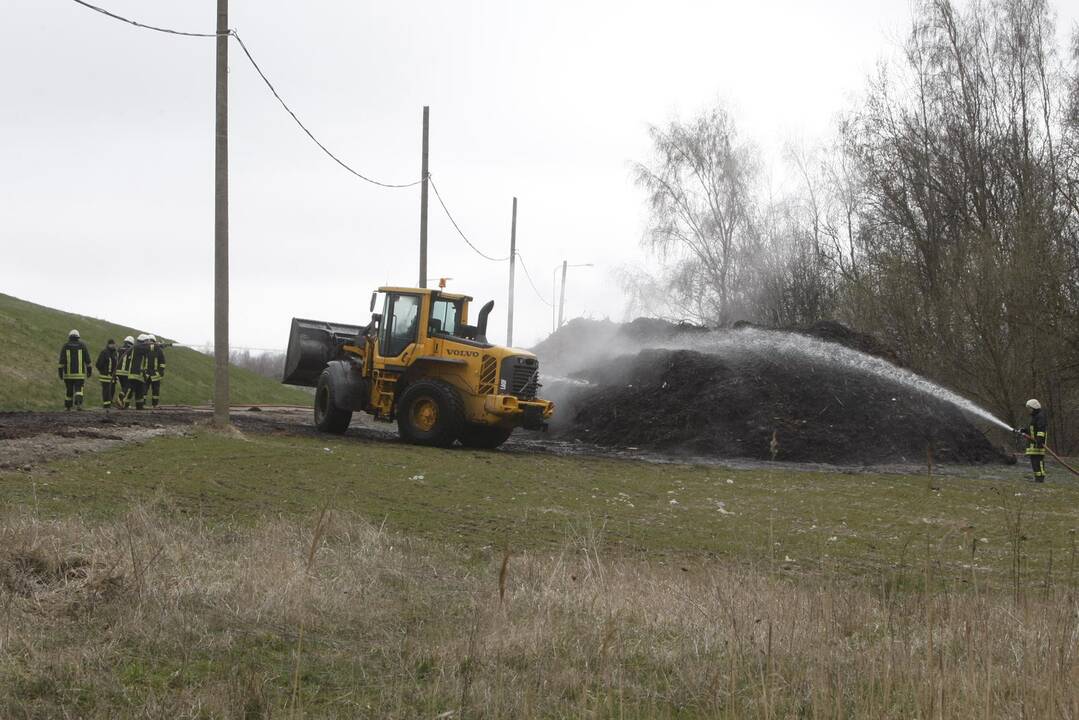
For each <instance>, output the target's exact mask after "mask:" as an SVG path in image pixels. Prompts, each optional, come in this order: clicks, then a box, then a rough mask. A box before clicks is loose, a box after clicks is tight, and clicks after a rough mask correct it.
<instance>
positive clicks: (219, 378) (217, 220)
mask: <svg viewBox="0 0 1079 720" xmlns="http://www.w3.org/2000/svg"><path fill="white" fill-rule="evenodd" d="M228 30H229V2H228V0H217V97H216V109H217V117H216V123H215V135H216V142H215V144H214V425H216V426H218V427H226V426H227V425H228V424H229V36H228Z"/></svg>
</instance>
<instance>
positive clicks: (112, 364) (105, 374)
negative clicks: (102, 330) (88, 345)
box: [94, 347, 117, 382]
mask: <svg viewBox="0 0 1079 720" xmlns="http://www.w3.org/2000/svg"><path fill="white" fill-rule="evenodd" d="M116 359H117V357H116V348H112V349H111V350H110V349H109V348H108V347H106V348H105V349H103V350H102V351H101V352H100V353H99V354H98V356H97V362H96V363H94V367H96V368H97V373H98V376H99V377H100V378H101V380H102V382H107V381H109V380H111V379H112V376H113V375H115V374H116V368H117V365H116Z"/></svg>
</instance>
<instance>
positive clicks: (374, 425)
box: [0, 407, 1022, 479]
mask: <svg viewBox="0 0 1079 720" xmlns="http://www.w3.org/2000/svg"><path fill="white" fill-rule="evenodd" d="M211 419H212V415H211V412H210V410H209V408H191V407H165V408H161V409H159V410H157V411H145V412H144V413H141V414H139V413H135V412H134V411H124V412H111V413H110V414H109V415H105V414H104V413H102V412H100V411H97V410H93V411H87V412H82V413H74V412H72V413H65V412H4V413H0V471H5V470H7V471H11V470H15V471H19V470H22V471H28V470H30V469H32V468H34V467H35V466H38V465H40V464H42V463H45V462H49V461H51V460H58V459H64V458H70V457H75V456H78V455H82V454H84V453H91V452H98V451H102V450H108V449H110V448H113V447H116V446H118V445H123V444H125V443H141V442H145V441H146V440H149V439H151V438H154V437H158V436H162V435H183V434H186V433H190V432H195V431H196V430H198V429H199V428H200V427H206V426H209V424H210V422H211ZM232 421H233V426H234V427H235V429H236V431H238V432H239V433H241V434H268V435H276V436H297V437H316V436H318V435H319V433H318V431H317V430H315V428H314V425H313V423H312V418H311V410H310V409H308V408H300V407H265V408H260V409H258V410H255V409H252V408H248V407H239V408H233V411H232ZM345 438H346V439H351V440H354V441H359V442H388V443H396V442H400V440H399V439H398V437H397V426H396V425H394V424H390V423H382V422H376V421H375V420H373V419H372V418H370V417H368V416H366V415H362V414H360V413H357V414H356V415H354V416H353V421H352V425H351V426H350V427H349V430H348V432H347V433H346V435H345ZM495 452H497V453H511V454H543V455H550V456H554V457H581V458H603V459H616V460H633V461H639V462H648V463H653V464H689V465H710V466H717V467H727V468H732V469H737V470H752V469H762V470H776V469H786V470H794V471H821V472H842V473H850V474H862V473H871V472H882V473H889V474H902V475H920V474H924V473H925V471H926V467H925V464H924V462H921V461H920V460H919V461H913V462H877V463H867V464H852V463H847V464H844V463H817V462H796V461H785V462H784V461H778V462H772V461H768V460H757V459H751V458H719V457H716V456H714V455H710V454H707V453H699V452H693V451H692V450H687V449H678V450H670V451H666V452H664V451H656V450H652V449H648V448H645V447H638V446H634V445H633V444H632V443H631V442H629V441H628V439H627V441H624V442H621V443H618V444H615V445H600V444H596V443H589V442H585V441H582V440H578V439H571V438H570V439H567V438H565V437H561V436H558V435H554V434H547V433H537V432H525V431H517V432H516V433H515V434H514V435H513V437H511V438H510V440H509V441H508V442H507V443H506V444H505V445H503V446H502V448H500V449H499V450H497V451H495ZM1021 469H1022V468H1017V466H1014V465H1013V466H1011V467H1007V466H1000V465H983V464H978V465H968V464H963V463H946V464H939V465H937V466H936V467H935V468H934V473H937V474H941V475H959V474H963V475H968V476H975V477H983V478H987V479H1001V478H1006V477H1007V478H1011V477H1012V476H1016V477H1018V476H1019V475H1021V472H1020V470H1021Z"/></svg>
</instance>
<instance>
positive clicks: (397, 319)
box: [378, 292, 423, 358]
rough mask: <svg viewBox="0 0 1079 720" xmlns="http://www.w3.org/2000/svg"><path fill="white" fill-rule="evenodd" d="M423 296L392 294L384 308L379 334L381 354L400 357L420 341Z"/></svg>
mask: <svg viewBox="0 0 1079 720" xmlns="http://www.w3.org/2000/svg"><path fill="white" fill-rule="evenodd" d="M422 311H423V296H422V295H416V294H412V293H398V292H390V293H387V294H386V299H385V302H384V304H383V306H382V321H381V327H380V328H379V333H378V347H379V354H380V355H382V357H388V358H395V357H399V356H400V355H401V354H402V353H403V352H404V351H405V350H406V349H408V346H409V345H411V344H412V343H414V342H416V341H417V340H418V339H419V329H420V320H421V316H422Z"/></svg>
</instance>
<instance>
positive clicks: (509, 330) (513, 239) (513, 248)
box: [506, 198, 517, 347]
mask: <svg viewBox="0 0 1079 720" xmlns="http://www.w3.org/2000/svg"><path fill="white" fill-rule="evenodd" d="M516 260H517V198H513V219H512V220H510V301H509V303H508V307H509V325H508V326H507V327H506V345H507V346H508V347H513V271H514V263H515V262H516Z"/></svg>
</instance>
